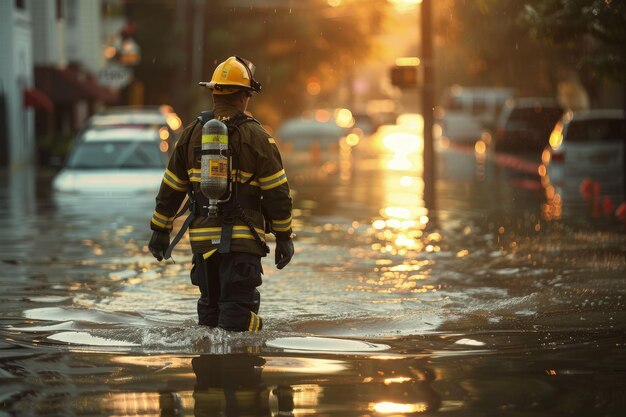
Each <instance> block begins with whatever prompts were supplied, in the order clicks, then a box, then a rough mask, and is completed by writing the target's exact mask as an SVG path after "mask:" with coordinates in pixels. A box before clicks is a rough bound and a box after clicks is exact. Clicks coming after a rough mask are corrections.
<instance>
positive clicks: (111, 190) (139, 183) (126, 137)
mask: <svg viewBox="0 0 626 417" xmlns="http://www.w3.org/2000/svg"><path fill="white" fill-rule="evenodd" d="M162 142H163V141H162V140H161V138H160V136H159V128H157V127H143V126H127V127H118V126H114V127H108V126H107V127H90V128H87V129H85V130H84V131H83V132H81V133H80V134H79V136H78V138H77V140H76V142H75V144H74V146H73V148H72V150H71V152H70V155H69V158H68V160H67V163H66V164H65V166H64V167H63V168H62V169H61V171H60V172H59V173H58V174H57V175H56V176H55V178H54V179H53V182H52V188H53V190H54V191H55V192H56V193H64V194H68V193H69V194H77V195H91V196H101V197H114V196H118V195H119V196H128V195H136V194H139V193H153V194H154V195H156V192H157V191H158V189H159V186H160V184H161V179H162V178H163V172H164V170H165V166H166V163H167V159H168V156H167V153H166V152H163V151H162V150H161V149H160V144H161V143H162Z"/></svg>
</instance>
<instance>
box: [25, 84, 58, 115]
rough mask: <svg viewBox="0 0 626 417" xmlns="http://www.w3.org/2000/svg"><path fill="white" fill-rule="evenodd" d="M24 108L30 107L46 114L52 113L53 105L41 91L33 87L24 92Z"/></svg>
mask: <svg viewBox="0 0 626 417" xmlns="http://www.w3.org/2000/svg"><path fill="white" fill-rule="evenodd" d="M24 106H26V107H32V108H34V109H39V110H45V111H47V112H48V113H52V111H53V110H54V104H53V103H52V100H50V98H48V96H47V95H46V94H45V93H44V92H43V91H41V90H38V89H36V88H34V87H31V88H27V89H25V90H24Z"/></svg>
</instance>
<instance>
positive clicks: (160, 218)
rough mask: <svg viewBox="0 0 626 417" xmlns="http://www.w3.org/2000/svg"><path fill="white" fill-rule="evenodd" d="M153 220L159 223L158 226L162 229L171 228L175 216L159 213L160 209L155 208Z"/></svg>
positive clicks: (156, 223)
mask: <svg viewBox="0 0 626 417" xmlns="http://www.w3.org/2000/svg"><path fill="white" fill-rule="evenodd" d="M151 221H152V223H154V224H155V225H157V226H158V227H160V228H162V229H171V228H172V222H173V221H174V217H167V216H165V215H163V214H161V213H159V212H158V211H156V210H154V213H153V214H152V220H151Z"/></svg>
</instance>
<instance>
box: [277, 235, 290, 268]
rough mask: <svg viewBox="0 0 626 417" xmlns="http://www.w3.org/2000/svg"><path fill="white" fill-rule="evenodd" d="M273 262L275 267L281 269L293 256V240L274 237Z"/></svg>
mask: <svg viewBox="0 0 626 417" xmlns="http://www.w3.org/2000/svg"><path fill="white" fill-rule="evenodd" d="M274 255H275V256H274V263H275V264H276V268H278V269H283V268H284V267H285V266H287V264H288V263H289V261H291V257H292V256H293V240H291V239H287V240H279V239H276V250H275V251H274Z"/></svg>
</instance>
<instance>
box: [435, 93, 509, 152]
mask: <svg viewBox="0 0 626 417" xmlns="http://www.w3.org/2000/svg"><path fill="white" fill-rule="evenodd" d="M513 94H514V91H513V89H511V88H500V87H461V86H458V85H455V86H452V87H450V88H448V89H447V90H446V92H445V93H444V94H443V96H442V103H441V106H442V107H441V110H443V111H441V112H439V114H440V117H439V118H438V119H439V120H438V123H439V125H440V126H441V128H442V134H443V136H445V137H447V138H448V139H450V140H453V141H458V142H471V143H474V142H475V141H476V140H478V139H479V138H480V137H481V135H482V133H483V131H484V130H491V129H492V128H493V125H494V124H495V122H496V120H497V118H498V114H499V111H500V110H501V109H502V106H503V104H504V103H505V102H506V101H507V100H508V99H509V98H511V97H512V96H513Z"/></svg>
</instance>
